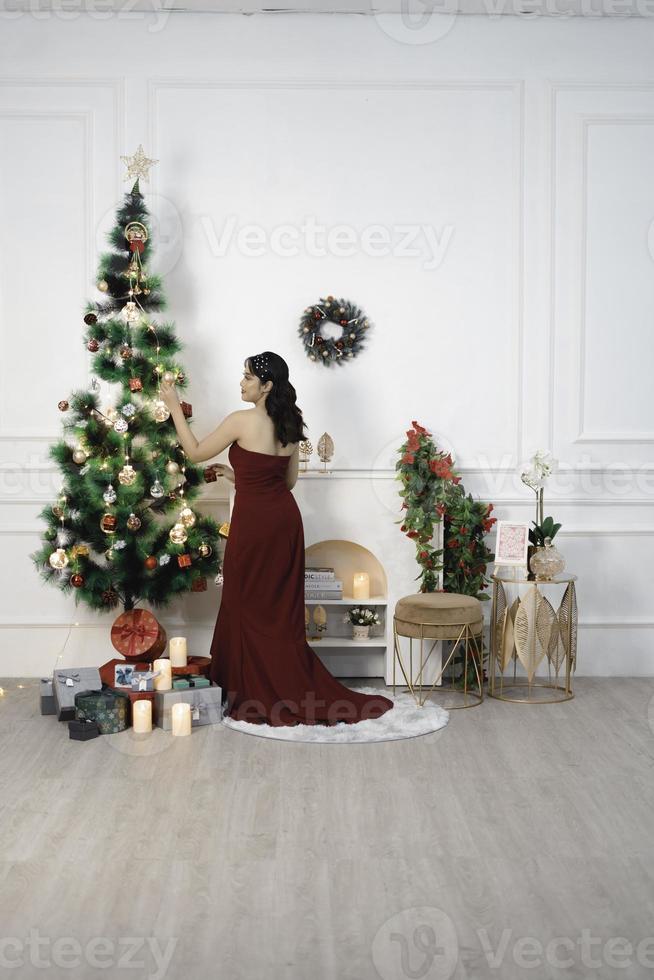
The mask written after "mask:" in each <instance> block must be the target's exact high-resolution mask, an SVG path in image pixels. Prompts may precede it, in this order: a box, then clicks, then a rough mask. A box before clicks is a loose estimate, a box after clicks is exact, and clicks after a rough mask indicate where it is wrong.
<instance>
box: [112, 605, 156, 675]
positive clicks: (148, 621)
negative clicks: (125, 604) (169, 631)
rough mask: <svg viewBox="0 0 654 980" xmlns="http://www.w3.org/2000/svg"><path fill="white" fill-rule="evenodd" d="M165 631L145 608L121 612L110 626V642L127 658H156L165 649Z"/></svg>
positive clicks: (150, 659)
mask: <svg viewBox="0 0 654 980" xmlns="http://www.w3.org/2000/svg"><path fill="white" fill-rule="evenodd" d="M166 641H167V637H166V631H165V629H164V628H163V626H162V625H161V624H160V623H159V622H157V620H156V619H155V618H154V616H153V615H152V613H151V612H148V610H147V609H130V610H129V612H125V613H122V615H120V616H119V617H118V619H116V621H115V622H114V624H113V626H112V627H111V642H112V643H113V645H114V646H115V648H116V650H118V653H120V654H122V656H123V657H125V658H126V659H127V660H146V661H148V663H150V662H151V661H153V660H156V658H157V657H159V656H160V655H161V654H162V653H163V652H164V650H165V649H166Z"/></svg>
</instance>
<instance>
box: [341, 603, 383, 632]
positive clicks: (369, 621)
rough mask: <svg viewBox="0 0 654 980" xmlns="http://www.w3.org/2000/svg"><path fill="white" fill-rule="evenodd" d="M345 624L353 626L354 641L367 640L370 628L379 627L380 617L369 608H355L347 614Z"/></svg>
mask: <svg viewBox="0 0 654 980" xmlns="http://www.w3.org/2000/svg"><path fill="white" fill-rule="evenodd" d="M344 622H346V623H350V624H351V626H352V638H353V639H354V640H367V639H368V636H369V634H370V627H371V626H378V625H379V615H378V613H376V612H375V610H374V609H370V608H368V607H367V606H353V607H352V608H351V609H348V611H347V613H346V614H345V616H344Z"/></svg>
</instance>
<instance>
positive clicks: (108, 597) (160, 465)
mask: <svg viewBox="0 0 654 980" xmlns="http://www.w3.org/2000/svg"><path fill="white" fill-rule="evenodd" d="M124 159H125V160H126V162H127V164H128V168H129V174H128V176H129V178H130V179H132V178H134V177H136V181H135V183H134V185H133V187H132V189H131V191H129V192H128V193H126V194H125V196H124V200H123V203H122V205H121V206H120V207H119V208H118V211H117V213H116V222H115V225H114V228H113V229H112V231H111V232H110V233H109V235H108V239H109V242H110V245H111V250H110V251H108V252H106V253H104V254H102V255H101V256H100V259H99V268H98V273H97V277H96V283H97V286H98V290H99V297H98V298H97V299H96V300H93V301H91V302H89V303H88V304H87V308H86V311H85V313H84V316H83V321H84V325H85V329H84V333H83V336H82V338H81V340H82V343H83V344H84V347H85V348H87V349H88V351H89V352H90V354H91V355H92V371H93V375H95V376H97V377H98V378H101V379H102V380H103V381H106V382H108V384H109V385H110V386H111V387H112V390H113V396H114V403H113V404H111V405H110V406H109V407H108V408H107V407H105V408H104V411H103V410H101V408H100V400H99V396H98V388H99V385H98V383H97V380H96V378H95V377H93V379H92V381H91V383H90V385H88V386H87V387H85V388H81V389H80V390H78V391H74V392H73V393H72V394H70V395H68V396H67V397H66V398H62V399H61V401H60V402H59V409H60V410H61V411H62V412H64V411H65V415H64V417H63V420H62V421H63V429H64V433H63V437H62V438H61V439H60V440H59V441H58V442H56V443H54V444H53V445H52V446H51V448H50V457H51V458H52V459H53V460H54V461H55V463H56V464H57V465H58V467H59V469H60V470H61V474H62V486H61V492H60V495H59V498H58V500H57V502H56V504H55V505H54V506H47V507H45V508H44V510H43V511H42V512H41V515H40V516H41V518H42V519H43V520H44V521H45V525H46V527H45V530H44V532H43V541H42V546H41V548H40V549H39V550H38V551H36V552H35V553H34V554H32V555H31V558H32V560H33V561H34V563H35V565H36V567H37V570H38V571H39V573H40V574H41V576H42V577H43V580H44V581H47V582H50V583H51V584H52V585H56V586H57V587H58V588H59V589H61V591H63V592H64V593H67V594H69V593H70V592H71V591H73V592H74V595H75V600H76V602H77V603H79V602H80V601H82V602H85V603H86V604H87V605H89V606H90V607H91V608H93V609H95V610H99V611H103V610H110V609H115V608H116V607H117V606H118V605H119V604H122V606H123V609H124V610H125V611H126V612H131V611H132V610H134V607H135V606H136V604H137V603H140V602H146V603H149V604H150V605H153V606H155V607H163V606H165V605H167V604H168V603H169V602H170V601H171V600H172V599H173V598H175V597H176V596H177V595H179V594H181V593H183V592H192V591H197V589H198V585H197V584H195V585H194V583H197V582H199V581H201V579H202V578H206V576H208V575H209V574H212V575H216V573H220V569H221V561H220V559H219V557H218V548H217V547H216V545H217V542H218V526H217V524H216V522H215V521H214V520H213V519H212V518H211V517H205V516H203V515H200V514H199V513H197V512H195V511H194V510H193V509H192V504H193V501H194V500H195V498H196V497H197V496H198V494H199V492H200V488H201V486H202V484H203V481H202V468H201V467H199V466H195V465H192V464H190V463H189V462H188V460H187V458H186V456H185V454H184V452H183V450H182V449H181V447H180V446H179V444H178V442H177V436H176V431H175V427H174V425H173V424H172V422H171V421H170V418H169V416H170V413H169V412H168V410H167V409H166V407H165V405H164V403H163V401H162V400H161V398H160V388H161V381H162V378H169V379H170V380H171V381H172V382H173V383H175V384H177V385H178V386H179V387H180V388H183V387H184V386H185V385H186V383H187V376H186V373H185V372H184V371H182V368H181V365H180V362H179V357H178V354H179V352H180V350H181V347H182V345H181V343H180V341H179V340H178V338H177V336H176V334H175V328H174V324H172V323H158V322H157V321H156V319H155V314H156V313H158V312H159V311H161V310H163V309H165V307H166V299H165V296H164V293H163V289H162V281H161V278H160V277H159V276H157V275H153V274H152V273H151V272H150V271H149V260H150V258H151V252H152V234H151V231H150V216H149V213H148V210H147V208H146V205H145V201H144V198H143V195H142V193H141V191H140V189H139V178H140V177H144V178H145V179H147V176H148V168H149V167H150V166H151V165H152V163H154V162H156V161H152V160H148V159H147V158H146V157H145V155H144V154H143V149H142V147H139V151H138V152H137V153H136V154H134V156H133V157H126V158H124ZM161 406H163V408H164V409H165V412H164V411H162V410H161ZM190 414H191V408H190V405H188V404H187V407H186V411H185V415H187V417H190ZM180 504H181V511H180ZM178 514H181V519H180V517H179V516H177V515H178ZM171 517H172V519H171ZM178 525H179V527H181V529H182V531H183V534H182V533H181V532H180V533H179V535H178V536H179V538H180V540H179V541H178V540H176V538H175V537H174V536H171V534H170V531H171V527H172V526H174V527H178ZM181 555H190V556H192V558H191V562H192V573H193V574H189V573H188V571H187V570H186V566H185V565H182V564H180V563H179V561H178V558H179V556H181ZM171 559H174V560H171ZM185 560H186V559H185ZM136 613H138V615H137V614H136ZM148 615H149V614H148ZM144 616H145V613H144V611H143V610H141V609H139V610H137V611H136V610H135V611H134V616H133V617H132V619H131V620H130V622H129V623H122V624H121V625H120V626H118V625H117V630H118V632H119V633H120V635H121V636H123V632H121V631H126V632H124V636H123V640H121V643H123V645H124V646H125V648H126V649H129V648H131V645H132V644H134V645H135V646H134V649H136V647H141V646H142V642H141V641H142V640H143V639H144V638H146V639H148V640H150V641H152V643H155V644H156V642H157V640H156V635H157V631H159V630H160V627H159V626H158V624H157V622H156V620H155V619H154V617H152V622H151V623H149V627H148V631H146V632H143V630H144V629H145V625H144V624H145V622H146V620H145V619H144ZM119 623H121V619H120V618H119V620H118V621H117V624H119ZM152 631H155V633H154V636H153V635H151V633H152ZM116 635H118V633H117V634H116ZM112 639H113V636H112ZM148 652H151V651H150V650H149V649H139V650H138V655H139V656H142V655H143V654H144V653H148ZM129 655H130V654H129V653H127V652H126V653H125V656H129Z"/></svg>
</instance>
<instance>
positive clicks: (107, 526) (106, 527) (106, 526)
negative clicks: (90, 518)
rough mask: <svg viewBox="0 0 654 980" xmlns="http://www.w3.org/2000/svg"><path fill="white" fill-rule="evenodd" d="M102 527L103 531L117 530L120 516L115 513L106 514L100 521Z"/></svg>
mask: <svg viewBox="0 0 654 980" xmlns="http://www.w3.org/2000/svg"><path fill="white" fill-rule="evenodd" d="M100 527H101V528H102V530H103V531H107V532H111V531H115V530H116V528H117V527H118V518H117V517H116V515H115V514H105V515H104V516H103V518H102V520H101V521H100Z"/></svg>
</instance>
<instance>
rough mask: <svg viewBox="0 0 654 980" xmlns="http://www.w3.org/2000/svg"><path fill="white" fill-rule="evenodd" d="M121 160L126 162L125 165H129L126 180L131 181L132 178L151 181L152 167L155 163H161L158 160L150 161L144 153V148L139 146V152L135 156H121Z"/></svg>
mask: <svg viewBox="0 0 654 980" xmlns="http://www.w3.org/2000/svg"><path fill="white" fill-rule="evenodd" d="M120 159H121V160H124V161H125V163H126V164H127V173H126V174H125V177H124V179H125V180H130V178H132V177H142V178H143V179H144V180H149V179H150V174H149V170H150V167H151V166H152V165H153V164H155V163H159V161H158V160H150V159H148V157H146V155H145V153H144V152H143V147H142V146H139V148H138V150H137V151H136V153H135V154H134V155H133V156H131V157H122V156H121V158H120Z"/></svg>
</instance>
